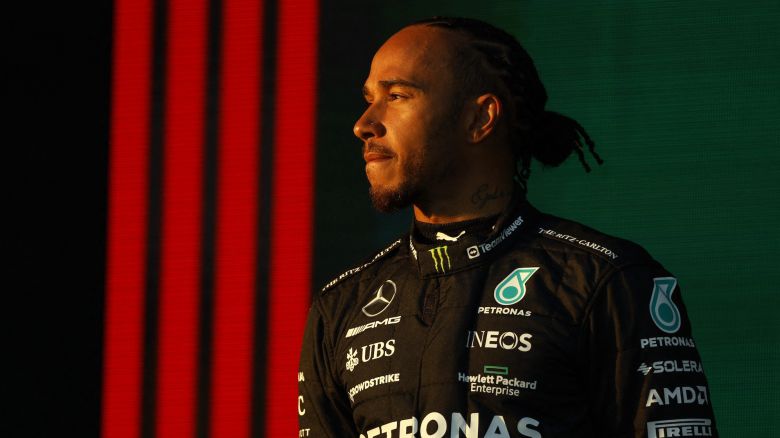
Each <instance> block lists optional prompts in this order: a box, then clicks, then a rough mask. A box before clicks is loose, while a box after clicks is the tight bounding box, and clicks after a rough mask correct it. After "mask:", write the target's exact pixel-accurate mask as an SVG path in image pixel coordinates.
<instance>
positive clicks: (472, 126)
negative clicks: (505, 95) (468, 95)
mask: <svg viewBox="0 0 780 438" xmlns="http://www.w3.org/2000/svg"><path fill="white" fill-rule="evenodd" d="M471 109H472V111H471V113H470V114H469V120H468V121H469V125H468V141H469V143H479V142H481V141H482V140H484V139H485V138H487V136H488V135H490V133H492V132H493V131H494V130H495V129H496V126H497V125H498V119H499V117H501V116H502V111H503V107H502V105H501V100H500V99H499V98H498V96H496V95H495V94H493V93H485V94H483V95H481V96H479V97H477V98H476V99H474V100H473V101H472V102H471Z"/></svg>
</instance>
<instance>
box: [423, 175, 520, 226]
mask: <svg viewBox="0 0 780 438" xmlns="http://www.w3.org/2000/svg"><path fill="white" fill-rule="evenodd" d="M514 190H516V184H514V183H513V182H512V181H511V180H509V181H508V182H506V183H499V184H495V183H489V182H484V183H480V184H473V185H470V186H469V187H467V188H466V189H464V190H457V191H456V193H457V194H456V195H454V196H437V197H436V198H435V201H427V202H426V201H421V202H418V203H415V205H414V218H415V219H416V220H418V221H420V222H427V223H435V224H446V223H450V222H461V221H467V220H471V219H477V218H480V217H486V216H494V215H497V214H499V213H501V212H502V211H504V210H505V209H506V207H507V205H508V204H509V202H510V201H511V200H512V195H513V193H514Z"/></svg>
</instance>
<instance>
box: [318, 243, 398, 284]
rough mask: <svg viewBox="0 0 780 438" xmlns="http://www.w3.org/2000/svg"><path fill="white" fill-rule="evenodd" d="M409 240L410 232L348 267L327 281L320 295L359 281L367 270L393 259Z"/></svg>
mask: <svg viewBox="0 0 780 438" xmlns="http://www.w3.org/2000/svg"><path fill="white" fill-rule="evenodd" d="M408 240H409V239H408V234H404V235H402V236H400V237H399V238H398V239H396V240H394V241H392V242H391V243H389V244H388V245H387V246H385V247H383V248H382V249H380V250H377V251H375V252H374V253H373V254H371V256H369V257H367V258H366V259H365V260H364V261H363V262H361V263H359V264H357V265H356V266H353V267H351V268H349V269H347V270H346V271H344V272H342V273H341V274H339V275H338V276H336V277H335V278H334V279H332V280H331V281H329V282H328V283H326V284H325V285H324V286H323V287H322V289H321V290H320V293H319V295H320V296H324V295H326V294H329V293H332V292H331V291H333V290H334V289H338V288H343V287H345V286H346V285H347V284H349V283H351V282H357V281H359V278H360V276H361V274H365V273H366V272H370V271H373V270H375V269H377V268H378V267H379V266H381V265H382V264H384V263H387V262H389V261H390V260H391V259H393V256H396V255H398V254H399V252H400V250H401V249H402V248H403V243H404V242H408Z"/></svg>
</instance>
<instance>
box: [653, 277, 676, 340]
mask: <svg viewBox="0 0 780 438" xmlns="http://www.w3.org/2000/svg"><path fill="white" fill-rule="evenodd" d="M653 283H654V285H653V296H652V297H650V316H652V317H653V322H654V323H655V325H656V326H658V328H659V329H661V330H662V331H664V332H666V333H674V332H676V331H677V330H679V329H680V310H679V309H677V306H676V305H675V304H674V302H672V293H674V288H675V287H677V279H676V278H674V277H658V278H654V279H653Z"/></svg>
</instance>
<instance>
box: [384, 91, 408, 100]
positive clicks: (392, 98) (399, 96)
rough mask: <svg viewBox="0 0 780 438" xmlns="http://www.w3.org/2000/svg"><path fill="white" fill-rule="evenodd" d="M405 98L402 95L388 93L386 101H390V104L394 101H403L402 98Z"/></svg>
mask: <svg viewBox="0 0 780 438" xmlns="http://www.w3.org/2000/svg"><path fill="white" fill-rule="evenodd" d="M405 97H406V96H404V95H403V94H398V93H390V94H389V95H388V96H387V100H389V101H391V102H392V101H394V100H398V99H403V98H405Z"/></svg>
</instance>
